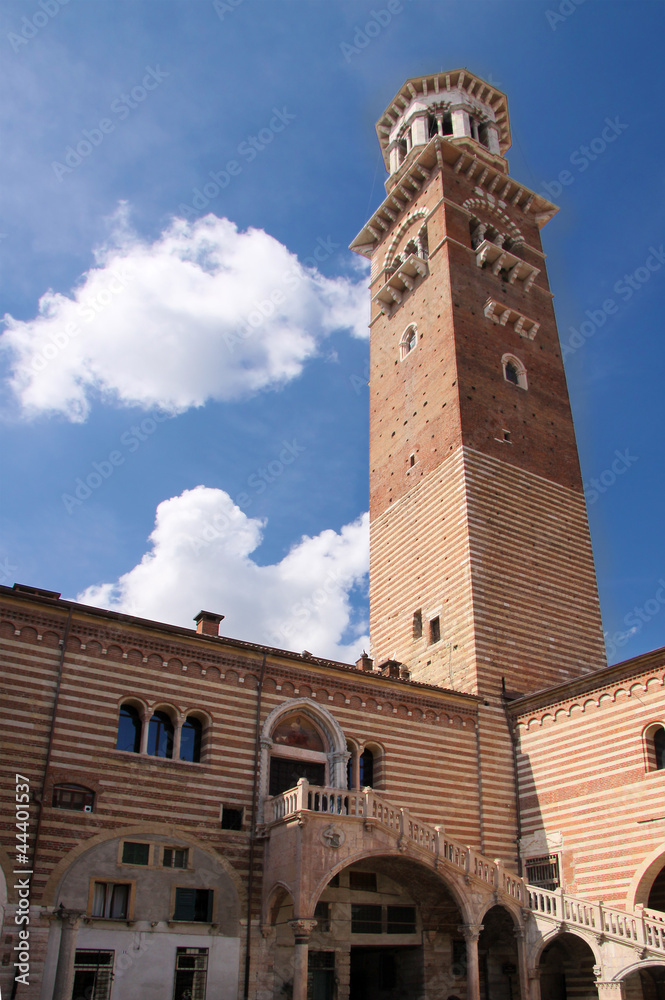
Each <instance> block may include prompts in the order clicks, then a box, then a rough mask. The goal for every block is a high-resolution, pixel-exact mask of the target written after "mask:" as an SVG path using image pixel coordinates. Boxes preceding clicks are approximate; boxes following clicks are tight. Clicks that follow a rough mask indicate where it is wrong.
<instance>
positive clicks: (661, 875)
mask: <svg viewBox="0 0 665 1000" xmlns="http://www.w3.org/2000/svg"><path fill="white" fill-rule="evenodd" d="M647 906H648V907H649V909H650V910H663V911H664V912H665V867H664V868H661V869H660V871H659V872H658V874H657V875H656V877H655V879H654V880H653V882H652V884H651V889H650V890H649V898H648V901H647Z"/></svg>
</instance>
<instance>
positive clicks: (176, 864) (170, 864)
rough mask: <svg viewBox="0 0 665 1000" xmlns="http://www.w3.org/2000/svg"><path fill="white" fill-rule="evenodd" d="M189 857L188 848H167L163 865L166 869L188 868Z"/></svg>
mask: <svg viewBox="0 0 665 1000" xmlns="http://www.w3.org/2000/svg"><path fill="white" fill-rule="evenodd" d="M188 855H189V851H188V850H187V848H186V847H165V848H164V854H163V857H162V865H163V866H164V868H186V867H187V858H188Z"/></svg>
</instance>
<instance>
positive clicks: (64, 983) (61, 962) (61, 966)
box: [53, 909, 81, 1000]
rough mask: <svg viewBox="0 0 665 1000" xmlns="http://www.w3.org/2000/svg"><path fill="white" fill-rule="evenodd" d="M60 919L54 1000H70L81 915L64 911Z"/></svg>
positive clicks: (61, 912) (60, 914)
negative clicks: (60, 927)
mask: <svg viewBox="0 0 665 1000" xmlns="http://www.w3.org/2000/svg"><path fill="white" fill-rule="evenodd" d="M59 917H60V920H61V921H62V929H61V932H60V949H59V951H58V966H57V969H56V971H55V983H54V986H53V1000H70V997H71V995H72V988H73V985H74V953H75V951H76V934H77V931H78V926H79V921H80V919H81V914H80V913H75V912H73V911H72V910H64V909H63V910H61V911H60V913H59Z"/></svg>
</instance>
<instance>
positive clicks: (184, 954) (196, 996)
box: [173, 948, 208, 1000]
mask: <svg viewBox="0 0 665 1000" xmlns="http://www.w3.org/2000/svg"><path fill="white" fill-rule="evenodd" d="M207 974H208V949H207V948H176V951H175V982H174V988H173V1000H205V995H206V977H207Z"/></svg>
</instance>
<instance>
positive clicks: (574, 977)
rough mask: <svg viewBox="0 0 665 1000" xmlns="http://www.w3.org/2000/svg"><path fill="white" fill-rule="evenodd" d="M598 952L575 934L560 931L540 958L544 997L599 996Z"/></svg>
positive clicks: (569, 999)
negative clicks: (596, 968)
mask: <svg viewBox="0 0 665 1000" xmlns="http://www.w3.org/2000/svg"><path fill="white" fill-rule="evenodd" d="M595 962H596V959H595V957H594V954H593V952H592V950H591V948H590V947H589V945H588V944H587V943H586V941H583V940H582V938H579V937H577V935H575V934H559V936H558V937H556V938H555V939H554V941H552V943H551V944H549V945H548V946H547V948H545V950H544V951H543V954H542V956H541V958H540V996H541V1000H592V998H597V997H598V988H597V986H596V977H595V975H594V971H593V968H594V965H595Z"/></svg>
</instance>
